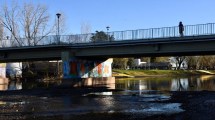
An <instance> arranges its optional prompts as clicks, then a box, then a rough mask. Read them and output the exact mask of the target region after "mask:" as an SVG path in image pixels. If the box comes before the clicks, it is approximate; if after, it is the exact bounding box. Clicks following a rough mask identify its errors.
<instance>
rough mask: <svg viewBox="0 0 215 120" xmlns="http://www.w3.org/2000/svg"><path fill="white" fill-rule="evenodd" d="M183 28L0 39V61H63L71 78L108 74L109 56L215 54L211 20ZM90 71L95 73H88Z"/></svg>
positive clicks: (214, 34) (66, 72)
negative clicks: (97, 36) (96, 37)
mask: <svg viewBox="0 0 215 120" xmlns="http://www.w3.org/2000/svg"><path fill="white" fill-rule="evenodd" d="M184 28H185V31H184V36H183V37H180V36H179V33H178V27H177V26H174V27H164V28H151V29H141V30H130V31H117V32H108V33H107V34H108V35H111V36H113V37H114V38H115V39H114V41H108V40H107V41H103V42H91V41H90V38H91V37H92V35H93V34H85V35H67V36H46V37H41V38H35V39H39V40H40V42H38V44H35V45H34V44H33V45H32V44H26V43H27V42H25V41H27V39H20V40H22V41H23V42H22V43H23V44H19V46H11V40H2V41H1V42H2V43H1V45H2V48H0V61H1V62H12V61H14V62H15V61H16V62H17V61H30V60H32V61H35V60H40V61H41V60H63V62H64V73H65V76H70V77H71V75H69V74H70V73H72V72H76V73H75V75H74V76H72V77H77V76H78V77H98V76H99V77H108V76H110V75H111V72H108V74H107V75H103V74H102V73H104V70H105V71H106V72H107V71H111V63H112V62H111V61H110V60H109V61H106V60H107V59H108V58H113V57H142V56H185V55H213V54H215V47H214V46H215V24H214V23H208V24H199V25H189V26H185V27H184ZM28 41H29V40H28ZM52 43H56V44H52ZM58 43H59V44H58ZM86 61H88V62H86ZM105 61H106V62H105ZM98 67H99V68H98ZM99 69H101V70H99ZM93 70H94V71H96V72H97V73H96V74H94V75H93V74H90V75H89V74H88V73H89V71H93ZM80 71H82V72H80ZM98 71H99V73H98Z"/></svg>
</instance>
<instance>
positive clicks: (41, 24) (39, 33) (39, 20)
mask: <svg viewBox="0 0 215 120" xmlns="http://www.w3.org/2000/svg"><path fill="white" fill-rule="evenodd" d="M22 8H23V9H21V10H20V11H21V13H20V23H21V26H22V29H23V31H24V36H25V38H26V39H27V41H26V42H27V45H30V46H34V45H37V44H38V43H39V42H40V41H41V40H42V39H43V37H45V36H47V35H48V34H49V33H50V32H51V30H47V26H48V22H49V15H48V9H47V7H46V6H44V5H41V4H38V5H33V4H31V3H24V6H23V7H22Z"/></svg>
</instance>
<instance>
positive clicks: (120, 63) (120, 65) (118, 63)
mask: <svg viewBox="0 0 215 120" xmlns="http://www.w3.org/2000/svg"><path fill="white" fill-rule="evenodd" d="M127 62H128V58H114V59H113V68H116V69H126V67H127Z"/></svg>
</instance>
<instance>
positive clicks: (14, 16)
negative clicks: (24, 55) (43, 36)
mask: <svg viewBox="0 0 215 120" xmlns="http://www.w3.org/2000/svg"><path fill="white" fill-rule="evenodd" d="M1 8H2V10H1V13H0V17H1V21H0V24H1V25H2V26H3V27H4V28H6V29H7V30H8V31H9V32H10V33H11V37H12V38H13V39H14V41H12V43H11V44H13V43H14V44H15V43H16V44H18V45H21V44H22V43H21V41H20V40H19V39H18V38H20V36H19V34H18V31H19V30H18V28H19V26H18V16H19V15H18V14H19V11H18V9H19V8H18V6H17V4H16V3H15V2H13V4H12V5H11V8H10V9H9V8H8V6H7V5H6V4H5V5H3V6H2V7H1Z"/></svg>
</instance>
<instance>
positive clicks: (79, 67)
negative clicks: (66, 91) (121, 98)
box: [62, 52, 113, 79]
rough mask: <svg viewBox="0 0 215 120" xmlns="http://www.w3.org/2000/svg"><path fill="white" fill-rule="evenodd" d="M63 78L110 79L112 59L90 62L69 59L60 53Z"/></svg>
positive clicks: (74, 58)
mask: <svg viewBox="0 0 215 120" xmlns="http://www.w3.org/2000/svg"><path fill="white" fill-rule="evenodd" d="M62 61H63V78H65V79H67V78H103V77H112V67H111V65H112V62H113V59H112V58H109V59H106V60H92V59H81V58H77V57H70V55H69V53H68V52H65V53H62Z"/></svg>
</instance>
